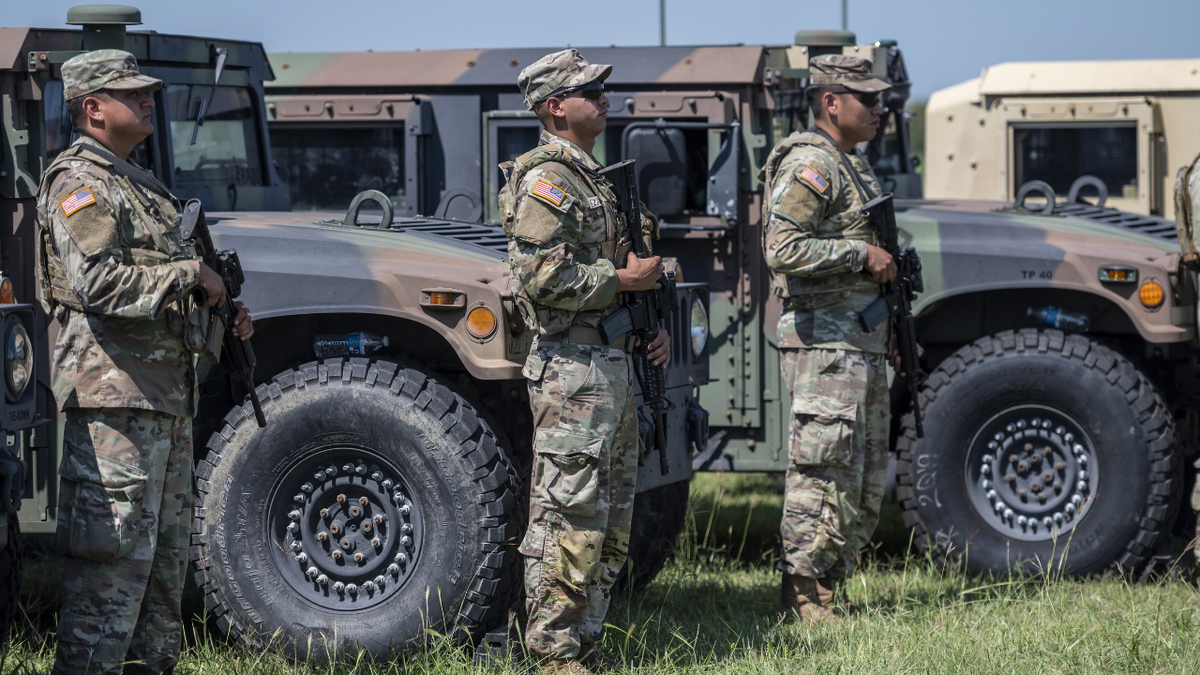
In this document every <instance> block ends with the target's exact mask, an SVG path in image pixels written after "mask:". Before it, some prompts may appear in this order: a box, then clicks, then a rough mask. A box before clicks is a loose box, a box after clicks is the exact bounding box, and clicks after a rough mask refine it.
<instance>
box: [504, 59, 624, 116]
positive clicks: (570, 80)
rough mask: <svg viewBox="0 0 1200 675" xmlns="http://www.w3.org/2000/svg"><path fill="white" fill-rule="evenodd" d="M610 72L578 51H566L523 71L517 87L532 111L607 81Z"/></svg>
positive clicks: (609, 68)
mask: <svg viewBox="0 0 1200 675" xmlns="http://www.w3.org/2000/svg"><path fill="white" fill-rule="evenodd" d="M611 72H612V66H607V65H601V64H591V63H588V62H587V59H585V58H583V55H581V54H580V53H579V51H578V50H576V49H564V50H562V51H561V52H554V53H553V54H547V55H545V56H543V57H542V58H540V59H538V60H537V61H536V62H534V63H533V64H532V65H530V66H528V67H527V68H525V70H522V71H521V74H520V75H519V76H518V77H517V86H518V87H520V88H521V95H522V96H524V97H525V105H527V106H529V109H530V110H533V106H534V104H535V103H540V102H542V101H544V100H546V99H547V98H549V97H550V95H551V94H553V93H555V92H557V91H561V90H563V89H569V88H571V87H582V86H583V85H585V84H587V83H589V82H595V81H596V80H604V78H606V77H608V75H609V73H611Z"/></svg>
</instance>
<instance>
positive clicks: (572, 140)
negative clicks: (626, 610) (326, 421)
mask: <svg viewBox="0 0 1200 675" xmlns="http://www.w3.org/2000/svg"><path fill="white" fill-rule="evenodd" d="M611 71H612V67H611V66H603V65H593V64H589V63H588V62H587V61H586V60H584V59H583V57H582V56H580V54H579V52H577V51H576V50H574V49H567V50H564V51H561V52H557V53H554V54H549V55H547V56H545V57H543V58H542V59H541V60H539V61H538V62H536V63H534V64H533V65H531V66H529V67H528V68H526V69H525V70H523V71H522V72H521V74H520V76H519V78H518V80H517V84H518V86H519V87H520V89H521V93H522V94H523V95H524V97H525V101H526V104H527V105H528V106H529V108H530V109H531V110H533V111H534V112H535V113H537V115H538V119H539V120H541V122H542V125H543V126H544V127H545V129H544V130H543V131H542V133H541V138H540V140H539V144H538V147H537V148H535V149H534V150H532V151H530V152H528V153H526V154H524V155H522V156H521V157H519V158H517V160H516V161H515V162H513V163H506V164H504V165H501V168H502V169H503V170H504V172H505V177H506V179H507V183H506V185H505V187H504V190H503V191H502V193H501V195H500V204H501V209H502V212H503V217H504V229H505V232H506V233H507V234H508V236H509V238H510V242H509V247H508V250H509V262H510V266H511V267H512V290H513V296H514V297H515V298H516V299H517V302H518V305H519V306H520V309H521V314H522V315H523V317H524V319H525V322H526V323H527V325H528V326H529V328H530V329H531V330H534V331H536V334H537V335H536V337H535V339H534V343H533V348H532V351H531V352H530V355H529V359H528V360H527V361H526V363H525V369H524V375H525V377H526V378H527V379H528V384H529V401H530V406H531V407H532V409H533V418H534V425H535V427H536V429H535V435H534V453H535V459H534V465H533V467H534V468H533V481H532V486H531V492H530V513H529V529H528V531H527V533H526V535H525V538H524V540H523V541H522V542H521V547H520V551H521V553H522V554H523V555H525V557H526V573H525V589H526V608H527V609H528V613H529V623H528V626H527V628H526V633H525V643H526V646H527V647H528V649H529V650H530V651H532V652H533V653H535V654H538V655H540V656H543V657H546V659H547V660H546V663H545V666H544V670H545V671H548V672H587V670H588V668H602V667H603V666H605V665H606V664H610V663H611V661H610V660H609V659H607V657H604V656H603V655H601V654H600V652H599V651H598V650H597V649H596V646H595V645H596V642H597V641H598V640H599V638H600V630H601V628H602V626H603V622H604V616H605V614H606V613H607V612H608V605H609V600H610V597H611V596H610V592H611V591H610V589H611V587H612V584H613V581H614V580H615V579H616V576H617V573H618V572H619V571H620V569H621V566H622V565H624V563H625V556H626V553H627V551H628V549H629V529H630V524H631V516H632V514H633V495H634V486H635V479H636V477H637V464H638V462H637V459H638V449H639V440H638V435H637V414H636V411H635V410H634V405H633V397H634V389H633V373H632V367H633V366H632V359H631V358H630V356H629V355H630V353H631V350H632V348H633V346H634V345H633V344H630V341H629V340H622V341H620V342H618V343H615V344H605V343H604V342H603V341H602V339H601V338H600V333H599V331H598V330H597V327H598V326H599V324H600V321H601V320H602V319H604V318H605V317H606V316H608V314H610V313H611V312H613V311H615V310H616V309H618V308H619V306H620V304H621V301H620V298H621V294H622V293H623V292H627V291H641V290H651V289H654V288H658V279H659V278H660V277H661V276H662V264H661V261H660V259H659V258H658V257H652V258H647V259H644V260H641V259H638V258H637V257H636V256H634V255H633V253H632V246H631V243H630V239H629V238H628V236H627V235H625V234H623V230H624V228H622V227H620V222H619V217H618V215H617V213H618V210H617V200H616V197H615V195H614V193H613V192H612V189H611V186H610V184H609V182H608V181H607V180H606V179H604V178H602V177H600V176H599V174H598V173H597V172H598V170H599V169H600V168H602V167H601V166H600V164H599V163H597V162H596V160H595V159H594V158H593V157H592V155H591V151H592V146H593V144H594V142H595V139H596V137H597V136H598V135H599V134H600V133H601V132H602V131H604V128H605V125H606V123H607V121H606V117H607V110H608V99H607V98H606V97H605V96H604V79H605V78H606V77H607V76H608V74H609V73H610V72H611ZM656 227H657V223H656V222H655V221H653V219H652V218H646V219H645V220H644V222H643V229H644V230H646V229H648V230H651V231H653V230H655V229H656ZM646 236H647V238H649V234H647V235H646ZM669 344H670V343H669V341H668V336H667V332H666V331H665V330H660V331H659V334H658V336H657V338H656V339H655V340H654V341H653V342H651V344H650V345H649V350H650V355H651V358H652V359H653V361H654V363H655V364H656V365H660V366H662V367H666V364H667V362H668V361H669V359H670V347H669Z"/></svg>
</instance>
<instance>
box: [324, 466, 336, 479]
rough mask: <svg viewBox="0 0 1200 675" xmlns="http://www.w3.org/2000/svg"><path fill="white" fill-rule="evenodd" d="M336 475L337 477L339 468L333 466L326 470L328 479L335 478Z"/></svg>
mask: <svg viewBox="0 0 1200 675" xmlns="http://www.w3.org/2000/svg"><path fill="white" fill-rule="evenodd" d="M336 475H337V467H336V466H331V467H329V468H328V469H325V476H326V477H327V478H333V477H334V476H336Z"/></svg>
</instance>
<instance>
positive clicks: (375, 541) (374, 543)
mask: <svg viewBox="0 0 1200 675" xmlns="http://www.w3.org/2000/svg"><path fill="white" fill-rule="evenodd" d="M371 545H372V546H374V547H375V548H379V547H380V546H382V545H383V542H382V541H379V537H375V538H374V539H372V540H371Z"/></svg>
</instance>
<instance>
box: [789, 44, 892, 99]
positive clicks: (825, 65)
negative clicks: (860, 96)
mask: <svg viewBox="0 0 1200 675" xmlns="http://www.w3.org/2000/svg"><path fill="white" fill-rule="evenodd" d="M808 68H809V70H810V71H811V72H812V85H813V86H814V87H824V86H827V85H831V84H833V85H841V86H843V87H845V88H847V89H850V90H851V91H861V92H868V93H869V92H873V91H887V90H888V89H891V88H892V85H890V84H888V83H887V82H884V81H883V80H881V79H879V78H877V77H875V73H874V72H873V70H872V66H871V62H870V61H868V60H867V59H864V58H862V57H858V56H845V55H843V54H822V55H821V56H818V57H817V58H815V59H813V60H811V61H809V62H808Z"/></svg>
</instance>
